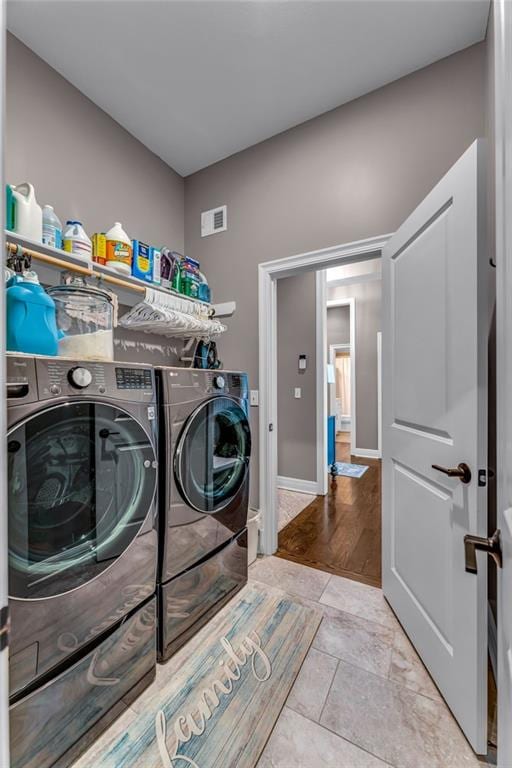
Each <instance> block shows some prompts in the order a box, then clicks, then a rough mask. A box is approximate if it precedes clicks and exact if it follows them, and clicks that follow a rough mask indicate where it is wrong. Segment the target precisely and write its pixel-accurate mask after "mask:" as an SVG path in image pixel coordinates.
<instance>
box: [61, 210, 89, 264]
mask: <svg viewBox="0 0 512 768" xmlns="http://www.w3.org/2000/svg"><path fill="white" fill-rule="evenodd" d="M63 241H64V250H65V251H67V252H68V253H72V254H73V256H78V257H79V258H81V259H84V261H90V260H91V256H92V242H91V239H90V237H89V236H88V235H87V232H86V231H85V229H84V228H83V226H82V222H81V221H74V220H70V221H66V231H65V232H64V238H63Z"/></svg>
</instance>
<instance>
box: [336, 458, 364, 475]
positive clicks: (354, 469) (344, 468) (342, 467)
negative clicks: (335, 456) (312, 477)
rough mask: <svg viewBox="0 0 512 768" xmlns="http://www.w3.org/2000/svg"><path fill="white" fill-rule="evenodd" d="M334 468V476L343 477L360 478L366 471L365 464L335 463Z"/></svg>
mask: <svg viewBox="0 0 512 768" xmlns="http://www.w3.org/2000/svg"><path fill="white" fill-rule="evenodd" d="M335 467H336V474H337V475H342V476H343V477H362V476H363V475H364V473H365V472H366V470H367V469H368V467H367V465H366V464H348V463H347V462H346V461H337V462H336V464H335ZM331 474H333V473H332V471H331Z"/></svg>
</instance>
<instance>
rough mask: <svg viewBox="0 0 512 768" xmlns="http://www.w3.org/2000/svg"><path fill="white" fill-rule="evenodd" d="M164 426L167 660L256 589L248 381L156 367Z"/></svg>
mask: <svg viewBox="0 0 512 768" xmlns="http://www.w3.org/2000/svg"><path fill="white" fill-rule="evenodd" d="M156 373H157V389H158V399H159V420H160V439H159V445H160V515H159V519H160V558H159V574H158V582H159V583H158V588H157V596H158V605H159V609H158V610H159V659H160V660H161V661H165V660H166V659H168V658H169V657H170V656H171V655H172V654H173V653H174V652H175V651H176V650H177V649H178V648H179V647H180V646H182V645H183V643H185V642H186V641H187V640H188V639H189V638H190V637H192V635H194V634H195V633H196V632H197V631H198V629H199V628H200V627H201V626H202V625H203V624H204V623H205V622H206V621H207V620H208V619H209V618H210V617H211V616H213V615H214V614H215V613H216V612H217V611H218V610H219V609H220V607H222V605H224V603H226V602H227V601H228V600H229V599H230V598H231V597H232V596H233V595H234V594H235V593H236V592H237V591H238V590H239V589H241V587H242V586H243V585H244V584H245V583H246V582H247V529H246V524H247V510H248V498H249V460H250V454H251V432H250V427H249V409H248V383H247V375H246V374H244V373H236V372H230V371H209V370H197V369H183V368H160V369H157V371H156Z"/></svg>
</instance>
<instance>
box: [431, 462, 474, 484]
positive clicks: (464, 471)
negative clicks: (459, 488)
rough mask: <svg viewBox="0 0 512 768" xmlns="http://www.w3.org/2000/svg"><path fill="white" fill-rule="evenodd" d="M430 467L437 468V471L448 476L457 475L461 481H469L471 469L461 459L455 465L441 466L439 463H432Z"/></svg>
mask: <svg viewBox="0 0 512 768" xmlns="http://www.w3.org/2000/svg"><path fill="white" fill-rule="evenodd" d="M432 469H437V471H438V472H443V474H445V475H448V477H458V478H459V480H460V481H461V483H470V482H471V470H470V468H469V467H468V465H467V464H465V463H464V462H463V461H461V463H460V464H458V465H457V466H456V467H441V466H439V464H432Z"/></svg>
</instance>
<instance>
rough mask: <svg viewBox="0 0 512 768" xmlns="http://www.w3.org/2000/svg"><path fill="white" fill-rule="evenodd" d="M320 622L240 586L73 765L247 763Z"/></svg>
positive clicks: (200, 767) (315, 615)
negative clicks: (236, 592) (239, 590)
mask: <svg viewBox="0 0 512 768" xmlns="http://www.w3.org/2000/svg"><path fill="white" fill-rule="evenodd" d="M320 620H321V614H320V612H319V611H317V610H316V609H315V608H312V607H309V606H305V605H301V604H300V603H298V602H295V600H293V599H292V598H290V597H289V596H288V595H286V594H285V593H284V592H282V591H281V590H279V589H275V588H273V587H267V586H266V585H263V584H257V585H256V584H252V583H250V584H248V585H247V586H246V587H244V589H243V590H242V591H241V592H240V593H239V594H238V595H237V596H236V597H235V598H234V599H233V600H232V601H231V602H230V603H229V604H228V605H227V606H225V607H224V608H223V609H222V611H220V613H218V614H217V615H216V616H215V617H214V618H213V619H212V620H211V621H210V622H209V623H208V624H207V625H206V626H205V627H204V628H203V629H202V630H201V631H200V632H199V633H198V634H197V635H196V636H195V637H194V638H193V639H192V640H191V641H190V642H189V643H187V644H186V645H185V646H184V647H183V648H181V649H180V651H178V653H176V654H175V655H174V656H173V657H172V658H171V660H170V661H169V662H168V663H167V664H164V665H163V666H159V667H158V669H157V676H156V680H155V682H154V683H152V684H151V686H150V687H149V688H148V689H147V690H146V691H144V693H143V694H142V695H141V696H139V698H138V699H136V700H135V701H134V702H133V703H132V704H131V708H130V710H129V712H126V713H125V714H123V715H122V716H121V717H120V718H119V720H117V721H116V722H115V723H114V724H113V726H112V727H111V728H110V730H109V731H106V733H104V734H103V736H101V737H100V739H99V740H98V741H97V742H96V743H95V744H94V745H93V746H92V747H91V748H90V749H89V750H88V751H87V752H86V753H85V754H84V755H83V756H82V757H81V758H80V759H79V760H78V761H77V763H75V768H86V767H87V768H90V766H93V765H94V766H98V767H99V766H101V768H134V766H137V767H138V768H182V767H183V768H185V767H186V766H188V767H189V768H254V766H255V765H256V763H257V762H258V758H259V756H260V754H261V752H262V751H263V748H264V746H265V743H266V741H267V739H268V737H269V736H270V733H271V731H272V729H273V727H274V725H275V723H276V721H277V718H278V716H279V713H280V711H281V709H282V707H283V705H284V702H285V700H286V698H287V696H288V694H289V692H290V689H291V687H292V685H293V682H294V680H295V678H296V677H297V674H298V673H299V670H300V667H301V665H302V662H303V661H304V658H305V656H306V653H307V651H308V648H309V646H310V644H311V642H312V641H313V638H314V636H315V633H316V631H317V629H318V626H319V624H320Z"/></svg>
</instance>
